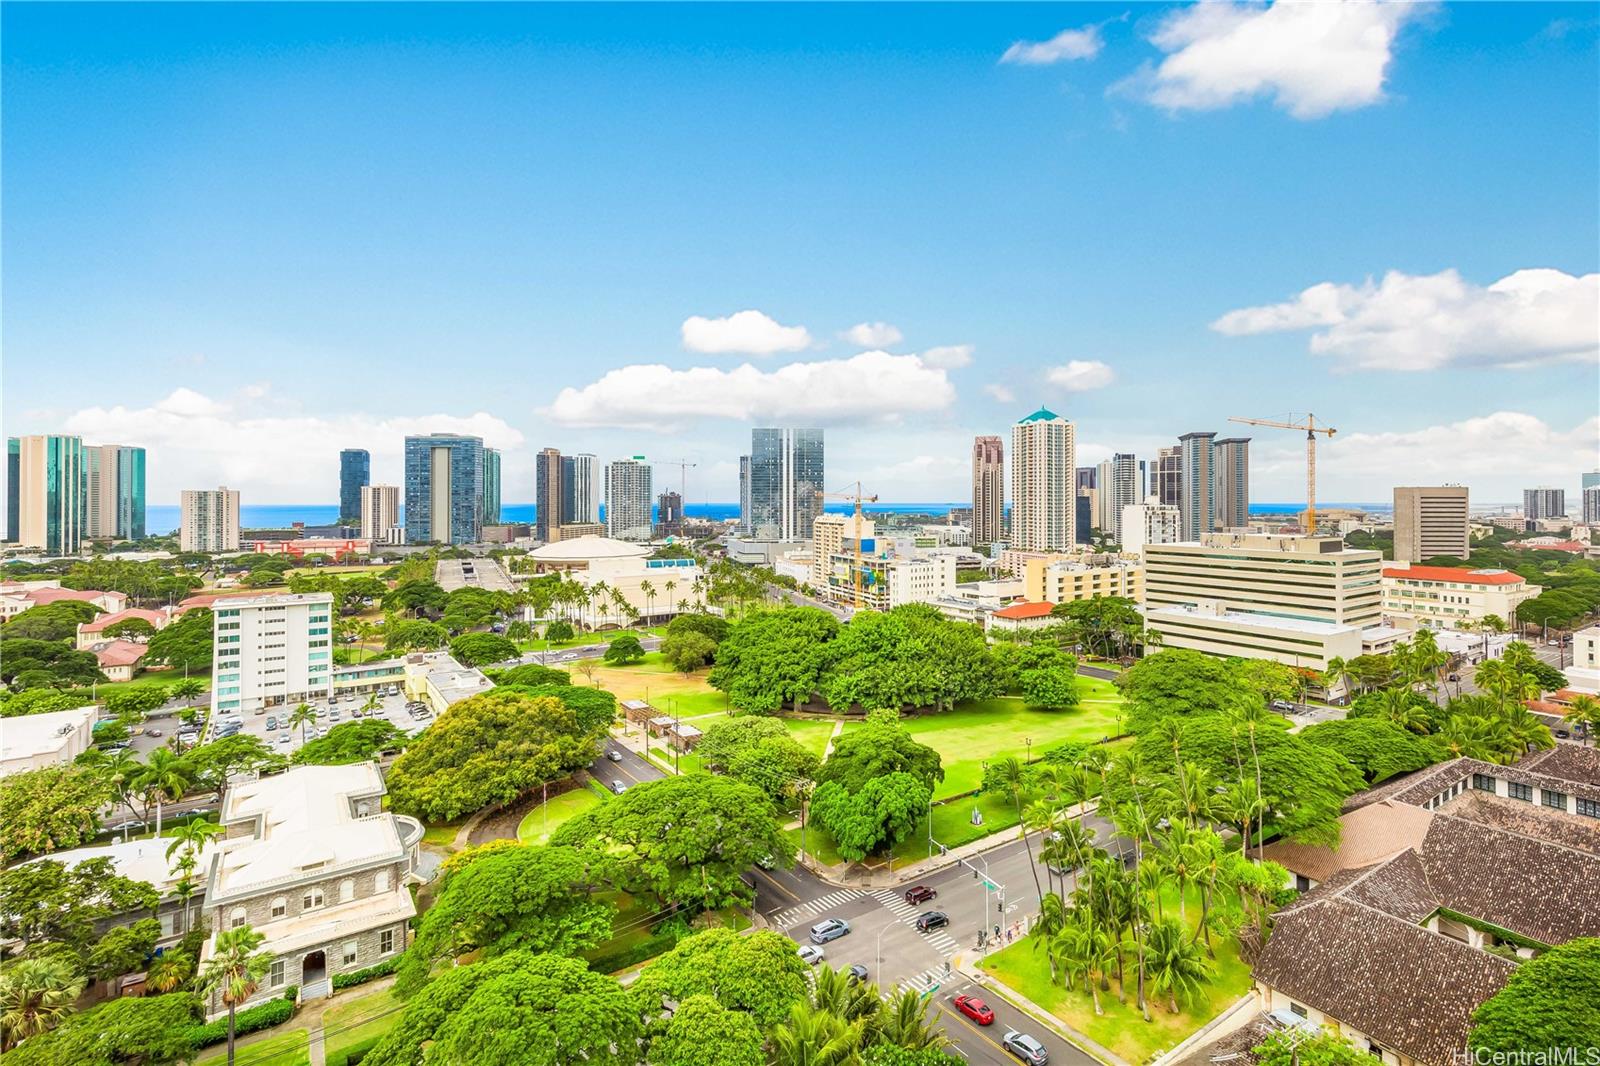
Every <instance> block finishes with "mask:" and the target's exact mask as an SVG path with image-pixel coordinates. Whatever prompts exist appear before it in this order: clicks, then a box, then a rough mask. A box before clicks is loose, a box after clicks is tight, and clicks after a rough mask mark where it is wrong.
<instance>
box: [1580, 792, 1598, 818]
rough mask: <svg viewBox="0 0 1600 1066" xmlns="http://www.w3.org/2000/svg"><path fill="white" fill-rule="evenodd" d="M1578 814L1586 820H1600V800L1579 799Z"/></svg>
mask: <svg viewBox="0 0 1600 1066" xmlns="http://www.w3.org/2000/svg"><path fill="white" fill-rule="evenodd" d="M1578 813H1579V814H1581V815H1583V816H1584V817H1586V818H1600V800H1586V799H1584V798H1583V797H1581V796H1580V797H1578Z"/></svg>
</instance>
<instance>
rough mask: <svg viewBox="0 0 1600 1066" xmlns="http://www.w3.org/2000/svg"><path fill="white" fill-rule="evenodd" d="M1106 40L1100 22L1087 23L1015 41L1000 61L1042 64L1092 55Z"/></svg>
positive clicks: (1031, 64) (1033, 64) (1094, 54)
mask: <svg viewBox="0 0 1600 1066" xmlns="http://www.w3.org/2000/svg"><path fill="white" fill-rule="evenodd" d="M1104 44H1105V42H1104V40H1102V39H1101V36H1100V27H1099V26H1098V25H1094V26H1084V27H1083V28H1082V29H1076V30H1062V31H1061V32H1060V33H1058V34H1056V35H1055V36H1054V37H1052V38H1050V39H1049V40H1048V41H1016V42H1013V43H1012V45H1011V47H1010V48H1007V49H1006V50H1005V53H1004V54H1003V55H1002V56H1001V57H1000V62H1002V63H1020V64H1023V65H1025V66H1043V65H1045V64H1048V63H1059V62H1061V61H1062V60H1066V59H1093V58H1094V57H1095V56H1097V55H1099V54H1100V49H1101V47H1102V46H1103V45H1104Z"/></svg>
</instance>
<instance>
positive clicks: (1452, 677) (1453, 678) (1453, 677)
mask: <svg viewBox="0 0 1600 1066" xmlns="http://www.w3.org/2000/svg"><path fill="white" fill-rule="evenodd" d="M1450 680H1451V681H1460V680H1461V675H1460V674H1451V675H1450Z"/></svg>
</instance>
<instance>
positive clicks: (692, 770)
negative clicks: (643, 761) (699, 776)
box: [650, 745, 706, 774]
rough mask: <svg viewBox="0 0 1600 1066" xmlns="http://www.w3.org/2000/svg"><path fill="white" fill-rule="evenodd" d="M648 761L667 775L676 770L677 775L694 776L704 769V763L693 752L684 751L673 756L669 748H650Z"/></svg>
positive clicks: (653, 746)
mask: <svg viewBox="0 0 1600 1066" xmlns="http://www.w3.org/2000/svg"><path fill="white" fill-rule="evenodd" d="M650 760H651V761H652V762H654V763H655V764H656V765H657V766H659V767H661V768H662V769H663V770H665V771H667V772H668V773H672V772H673V771H674V770H676V771H677V772H679V773H684V774H696V773H699V772H700V771H702V770H704V769H705V768H706V767H705V763H703V762H701V761H700V756H698V755H696V754H694V753H693V752H689V751H686V752H684V753H682V754H681V755H676V756H675V755H674V754H673V751H672V749H671V748H664V747H658V746H655V745H652V746H651V748H650Z"/></svg>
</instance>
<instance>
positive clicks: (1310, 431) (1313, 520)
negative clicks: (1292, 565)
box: [1228, 414, 1339, 533]
mask: <svg viewBox="0 0 1600 1066" xmlns="http://www.w3.org/2000/svg"><path fill="white" fill-rule="evenodd" d="M1289 417H1290V418H1293V417H1294V416H1293V415H1290V416H1289ZM1228 421H1229V422H1243V423H1244V424H1245V425H1247V426H1270V427H1272V428H1273V429H1302V430H1305V434H1306V509H1305V513H1304V514H1303V515H1302V516H1301V526H1302V528H1303V529H1304V530H1305V531H1306V532H1307V533H1315V532H1316V531H1317V434H1318V433H1323V434H1326V435H1327V436H1328V437H1329V438H1330V439H1331V438H1332V437H1333V435H1334V434H1335V433H1337V432H1339V431H1338V430H1336V429H1334V428H1333V427H1332V426H1319V425H1317V416H1316V415H1313V414H1308V415H1306V420H1305V421H1304V422H1277V421H1274V420H1273V419H1270V418H1240V417H1238V416H1236V415H1235V416H1231V417H1229V419H1228Z"/></svg>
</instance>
